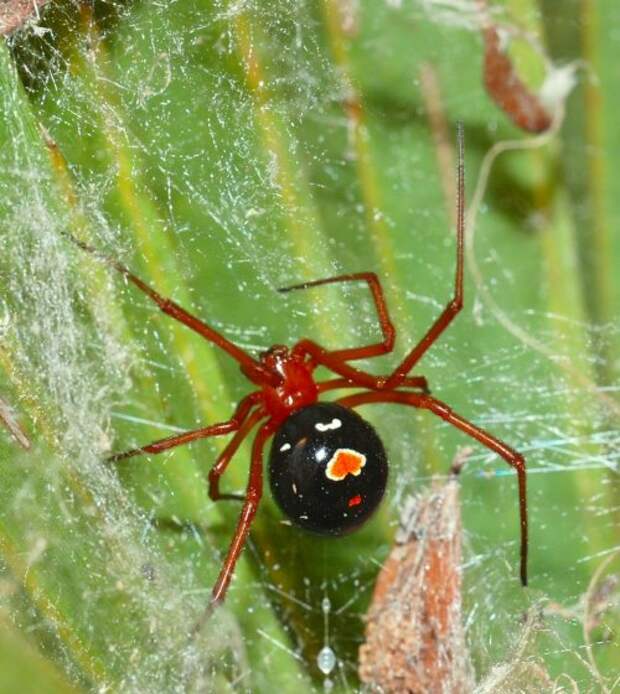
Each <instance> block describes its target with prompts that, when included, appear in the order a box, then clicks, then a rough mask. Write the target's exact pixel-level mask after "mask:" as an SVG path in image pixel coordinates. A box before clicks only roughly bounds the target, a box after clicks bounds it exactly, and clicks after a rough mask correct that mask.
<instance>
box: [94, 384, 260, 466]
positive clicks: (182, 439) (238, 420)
mask: <svg viewBox="0 0 620 694" xmlns="http://www.w3.org/2000/svg"><path fill="white" fill-rule="evenodd" d="M259 399H260V393H250V395H247V396H246V397H245V398H243V400H241V402H240V403H239V404H238V405H237V409H236V410H235V413H234V414H233V416H232V417H231V418H230V419H229V420H228V421H227V422H220V423H218V424H212V425H211V426H208V427H204V428H202V429H194V430H193V431H186V432H184V433H183V434H178V435H176V436H168V437H167V438H165V439H159V440H158V441H153V443H149V444H147V445H146V446H140V448H133V449H132V450H130V451H125V452H124V453H117V454H116V455H112V456H110V457H109V458H107V461H108V462H111V463H118V462H119V461H121V460H127V458H133V456H135V455H143V454H144V453H162V452H163V451H167V450H169V449H170V448H176V446H182V445H184V444H186V443H190V442H191V441H196V440H197V439H206V438H208V437H210V436H222V435H223V434H230V433H231V432H233V431H236V430H237V429H239V427H240V426H241V424H242V422H243V420H244V419H245V418H246V417H247V416H248V414H249V413H250V410H251V409H252V407H254V405H255V404H256V402H257V401H258V400H259Z"/></svg>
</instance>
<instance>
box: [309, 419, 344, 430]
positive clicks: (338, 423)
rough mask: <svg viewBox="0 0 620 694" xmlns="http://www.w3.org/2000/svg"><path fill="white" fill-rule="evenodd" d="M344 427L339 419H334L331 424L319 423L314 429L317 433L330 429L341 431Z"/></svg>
mask: <svg viewBox="0 0 620 694" xmlns="http://www.w3.org/2000/svg"><path fill="white" fill-rule="evenodd" d="M341 426H342V422H341V421H340V420H339V419H338V417H334V418H333V419H332V421H331V422H329V423H328V424H323V422H317V423H316V424H315V425H314V428H315V429H316V430H317V431H329V430H330V429H340V427H341Z"/></svg>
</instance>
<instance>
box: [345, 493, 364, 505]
mask: <svg viewBox="0 0 620 694" xmlns="http://www.w3.org/2000/svg"><path fill="white" fill-rule="evenodd" d="M361 503H362V497H361V496H360V495H359V494H358V495H357V496H352V497H351V498H350V499H349V504H348V506H349V508H353V506H359V505H360V504H361Z"/></svg>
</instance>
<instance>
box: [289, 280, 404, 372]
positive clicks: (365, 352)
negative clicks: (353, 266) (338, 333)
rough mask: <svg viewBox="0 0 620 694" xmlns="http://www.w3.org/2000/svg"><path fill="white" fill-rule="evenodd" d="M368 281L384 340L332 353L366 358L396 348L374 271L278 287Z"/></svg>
mask: <svg viewBox="0 0 620 694" xmlns="http://www.w3.org/2000/svg"><path fill="white" fill-rule="evenodd" d="M360 281H363V282H367V283H368V287H369V289H370V291H371V293H372V298H373V301H374V302H375V308H376V310H377V317H378V319H379V325H380V326H381V332H382V333H383V340H382V341H381V342H378V343H376V344H372V345H366V346H365V347H352V348H349V349H339V350H336V351H334V352H330V354H331V355H332V356H333V357H335V358H338V359H340V360H342V361H347V360H350V359H366V358H367V357H376V356H378V355H379V354H387V353H388V352H391V351H392V349H393V348H394V338H395V337H396V330H395V328H394V325H393V324H392V321H391V320H390V314H389V312H388V307H387V304H386V302H385V296H384V294H383V288H382V287H381V283H380V282H379V279H378V277H377V276H376V275H375V273H374V272H357V273H355V274H350V275H338V276H336V277H326V278H325V279H322V280H314V281H312V282H303V283H302V284H295V285H293V286H292V287H282V288H281V289H278V291H279V292H291V291H293V290H297V289H308V288H309V287H318V286H320V285H322V284H335V283H336V282H360Z"/></svg>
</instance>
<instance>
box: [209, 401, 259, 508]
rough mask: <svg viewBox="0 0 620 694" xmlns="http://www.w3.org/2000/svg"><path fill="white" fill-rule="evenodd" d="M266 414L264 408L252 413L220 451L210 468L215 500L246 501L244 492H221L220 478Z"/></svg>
mask: <svg viewBox="0 0 620 694" xmlns="http://www.w3.org/2000/svg"><path fill="white" fill-rule="evenodd" d="M264 416H265V413H264V412H263V411H262V410H260V409H259V410H256V412H254V414H252V415H250V416H249V417H248V418H247V419H246V420H245V422H244V423H243V424H242V425H241V427H239V429H237V431H236V432H235V435H234V436H233V438H232V439H231V440H230V441H229V443H228V445H227V446H226V448H225V449H224V450H223V451H222V452H221V453H220V455H219V456H218V459H217V460H216V461H215V464H214V465H213V467H212V468H211V470H209V496H210V497H211V499H212V500H213V501H222V500H224V499H230V500H236V501H244V500H245V496H243V494H221V493H220V478H221V476H222V475H223V474H224V472H225V470H226V468H227V467H228V463H230V461H231V459H232V457H233V456H234V455H235V453H236V452H237V449H238V448H239V446H240V445H241V442H242V441H243V440H244V439H245V437H246V436H247V435H248V434H249V433H250V431H251V430H252V429H253V428H254V426H255V425H256V424H257V423H258V422H259V421H260V420H261V419H262V418H263V417H264Z"/></svg>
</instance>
